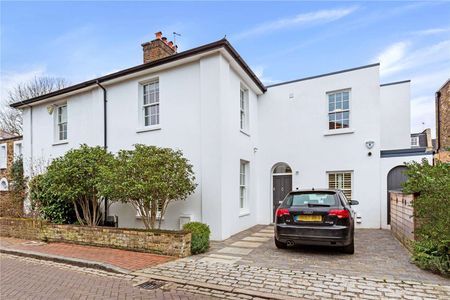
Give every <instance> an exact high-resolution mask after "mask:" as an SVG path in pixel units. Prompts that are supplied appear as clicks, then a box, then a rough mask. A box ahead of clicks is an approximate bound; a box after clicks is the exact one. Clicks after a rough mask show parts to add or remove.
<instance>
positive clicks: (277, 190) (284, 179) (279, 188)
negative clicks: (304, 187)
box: [272, 175, 292, 221]
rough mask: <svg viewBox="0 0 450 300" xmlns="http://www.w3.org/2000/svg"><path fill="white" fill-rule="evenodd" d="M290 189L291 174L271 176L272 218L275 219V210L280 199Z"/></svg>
mask: <svg viewBox="0 0 450 300" xmlns="http://www.w3.org/2000/svg"><path fill="white" fill-rule="evenodd" d="M291 190H292V175H274V176H273V198H272V199H273V213H272V216H273V220H274V221H275V211H276V210H277V208H278V206H279V205H280V201H282V200H283V199H284V197H286V195H287V193H289V192H290V191H291Z"/></svg>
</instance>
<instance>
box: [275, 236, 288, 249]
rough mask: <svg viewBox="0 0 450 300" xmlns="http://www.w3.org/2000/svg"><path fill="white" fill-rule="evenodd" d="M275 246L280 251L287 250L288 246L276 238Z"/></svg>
mask: <svg viewBox="0 0 450 300" xmlns="http://www.w3.org/2000/svg"><path fill="white" fill-rule="evenodd" d="M275 246H277V248H278V249H286V248H287V245H286V244H285V243H283V242H280V241H279V240H277V239H276V238H275Z"/></svg>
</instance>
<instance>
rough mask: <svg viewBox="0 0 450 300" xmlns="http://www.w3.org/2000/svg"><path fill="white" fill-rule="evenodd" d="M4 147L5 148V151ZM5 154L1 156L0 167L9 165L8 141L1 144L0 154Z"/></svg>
mask: <svg viewBox="0 0 450 300" xmlns="http://www.w3.org/2000/svg"><path fill="white" fill-rule="evenodd" d="M3 149H5V150H4V151H3ZM3 153H4V156H0V169H6V168H7V167H8V144H7V143H3V144H0V155H3Z"/></svg>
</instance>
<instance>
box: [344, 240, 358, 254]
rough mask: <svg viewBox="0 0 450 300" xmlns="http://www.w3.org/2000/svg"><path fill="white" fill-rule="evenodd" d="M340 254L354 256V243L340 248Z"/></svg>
mask: <svg viewBox="0 0 450 300" xmlns="http://www.w3.org/2000/svg"><path fill="white" fill-rule="evenodd" d="M342 252H344V253H347V254H354V253H355V242H354V240H352V242H351V244H350V245H347V246H344V247H342Z"/></svg>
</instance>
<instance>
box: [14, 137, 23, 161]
mask: <svg viewBox="0 0 450 300" xmlns="http://www.w3.org/2000/svg"><path fill="white" fill-rule="evenodd" d="M21 157H22V142H20V141H17V142H14V159H18V158H21Z"/></svg>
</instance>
